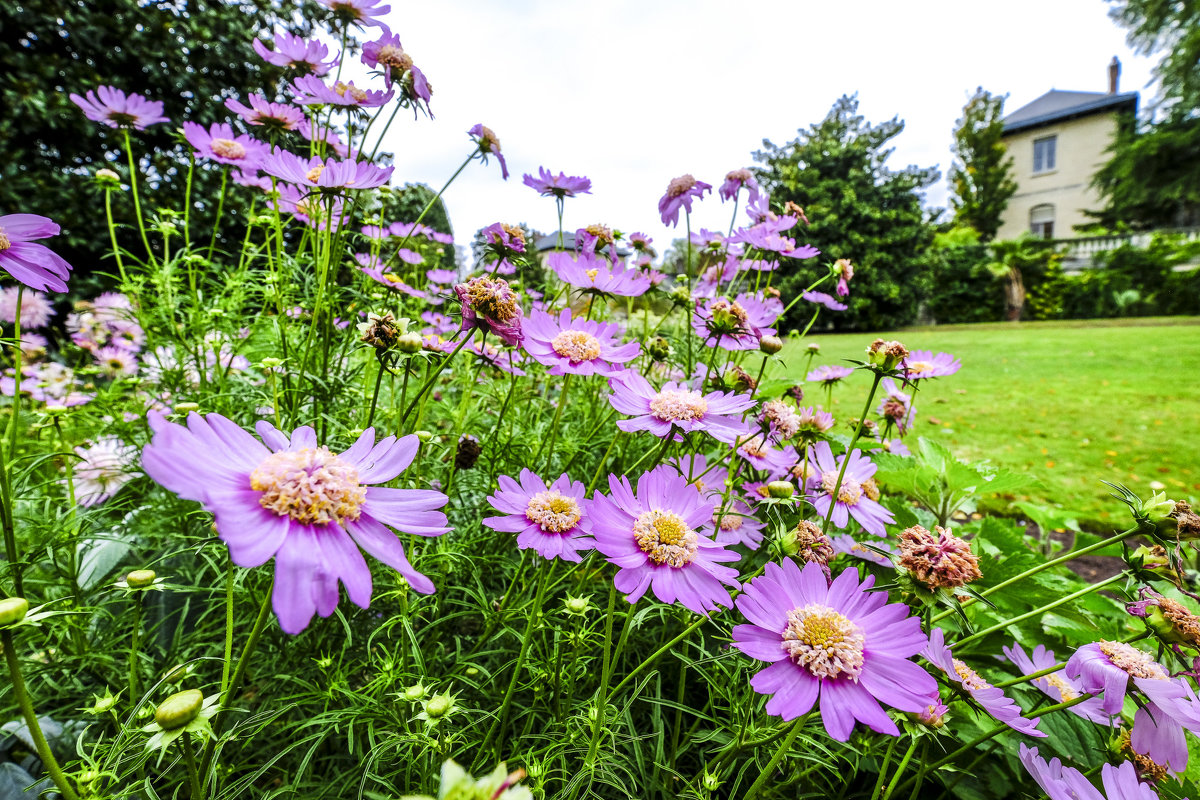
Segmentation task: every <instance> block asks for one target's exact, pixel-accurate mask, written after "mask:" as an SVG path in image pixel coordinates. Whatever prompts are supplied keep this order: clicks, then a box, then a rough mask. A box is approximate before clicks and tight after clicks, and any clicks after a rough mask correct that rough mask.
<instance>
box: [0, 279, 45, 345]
mask: <svg viewBox="0 0 1200 800" xmlns="http://www.w3.org/2000/svg"><path fill="white" fill-rule="evenodd" d="M22 288H23V287H20V286H8V287H6V288H4V289H0V322H16V321H17V295H18V294H20V295H21V333H22V335H24V333H25V332H26V331H36V330H37V329H38V328H44V327H46V326H47V325H49V324H50V318H51V317H53V316H54V314H55V311H54V306H53V305H52V304H51V303H50V299H49V298H48V297H46V295H44V294H42V293H41V292H24V293H23V294H22Z"/></svg>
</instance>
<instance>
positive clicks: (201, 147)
mask: <svg viewBox="0 0 1200 800" xmlns="http://www.w3.org/2000/svg"><path fill="white" fill-rule="evenodd" d="M183 135H184V137H185V138H187V140H188V144H190V145H191V146H192V147H194V148H196V156H197V157H198V158H202V159H210V160H212V161H216V162H217V163H218V164H231V165H233V166H237V167H241V168H242V169H255V168H256V167H257V166H258V163H259V162H260V161H262V159H263V158H265V157H266V155H267V146H266V145H265V144H263V143H262V142H260V141H258V140H257V139H255V138H253V137H251V136H245V135H238V134H236V133H234V132H233V128H232V127H230V126H229V123H227V122H218V123H216V124H215V125H213V126H211V127H210V128H209V129H208V130H207V131H206V130H204V127H203V126H201V125H197V124H196V123H195V122H185V123H183Z"/></svg>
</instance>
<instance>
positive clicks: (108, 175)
mask: <svg viewBox="0 0 1200 800" xmlns="http://www.w3.org/2000/svg"><path fill="white" fill-rule="evenodd" d="M96 182H97V183H99V184H100V185H101V186H104V187H106V188H109V189H119V188H120V186H121V176H120V175H118V174H117V173H115V172H113V171H112V170H111V169H98V170H96Z"/></svg>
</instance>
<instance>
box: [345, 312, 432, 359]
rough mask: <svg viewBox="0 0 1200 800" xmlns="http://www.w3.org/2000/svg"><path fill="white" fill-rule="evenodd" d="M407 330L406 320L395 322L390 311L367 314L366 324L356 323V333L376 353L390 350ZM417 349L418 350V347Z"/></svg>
mask: <svg viewBox="0 0 1200 800" xmlns="http://www.w3.org/2000/svg"><path fill="white" fill-rule="evenodd" d="M407 329H408V320H407V319H404V320H397V319H396V318H395V317H394V316H393V315H392V312H390V311H385V312H383V314H376V313H375V312H373V311H372V312H371V313H369V314H367V321H366V322H360V323H358V332H359V333H360V334H362V336H361V339H362V341H363V342H366V343H367V344H369V345H371V347H374V348H375V349H376V350H377V351H383V350H389V349H391V347H392V346H393V345H395V344H396V342H398V341H399V340H400V337H401V336H403V335H404V332H405V331H406V330H407ZM417 349H418V350H419V349H420V347H418V348H417Z"/></svg>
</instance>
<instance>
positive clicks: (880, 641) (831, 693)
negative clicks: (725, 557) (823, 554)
mask: <svg viewBox="0 0 1200 800" xmlns="http://www.w3.org/2000/svg"><path fill="white" fill-rule="evenodd" d="M874 584H875V578H874V577H873V576H867V578H866V580H864V581H863V582H861V583H859V581H858V573H857V572H856V571H855V570H853V569H847V570H843V571H842V572H841V574H839V575H838V576H837V577H836V578H835V579H834V580H833V583H832V584H830V583H827V582H826V580H825V572H824V571H823V570H822V569H821V565H820V564H818V563H816V562H809V563H807V564H805V566H804V569H803V570H802V569H800V567H799V566H797V565H796V562H795V561H793V560H792V559H784V560H783V563H782V564H776V563H768V564H767V566H766V572H765V573H764V574H763V575H760V576H759V577H757V578H755V579H754V580H752V581H750V582H749V583H748V584H746V585H745V586H743V587H742V594H741V595H740V596H739V597H738V599H737V608H738V611H740V612H742V614H743V616H745V617H746V619H747V620H749V621H750V624H749V625H737V626H734V629H733V646H734V647H736V648H737V649H739V650H741V651H742V652H743V653H745V654H746V655H748V656H750V657H751V658H755V659H758V660H759V661H767V662H770V663H771V666H769V667H767V668H765V669H762V670H759V671H758V672H757V673H756V674H755V675H754V677H753V678H751V679H750V685H751V686H752V687H754V690H755V691H756V692H758V693H760V694H766V695H771V698H770V699H769V700H767V713H768V714H777V715H779V716H781V717H783V718H784V719H785V720H793V719H796V718H797V717H799V716H801V715H803V714H806V713H808V711H809V710H810V709H811V708H812V707H813V705H814V704H815V703H817V702H818V699H819V701H820V704H821V705H820V708H821V721H822V722H823V723H824V725H825V730H826V732H827V733H828V734H829V735H830V736H831V737H833V738H834V739H837V740H838V741H840V742H844V741H846V740H847V739H849V738H850V731H851V730H852V729H853V728H854V724H855V722H856V721H857V722H862V723H864V724H865V725H867V727H869V728H870V729H871V730H873V731H876V732H878V733H884V734H888V735H889V736H899V735H900V731H899V730H898V729H897V728H896V723H894V722H892V720H891V719H890V718H889V717H888V715H887V713H886V712H885V711H884V710H883V708H882V707H881V706H880V702H881V701H882V702H883V703H886V704H887V705H889V706H892V707H894V708H898V709H900V710H901V711H908V712H913V713H916V712H918V711H921V710H922V709H924V708H926V707H927V706H928V705H929V702H930V697H932V696H934V695H935V694H936V693H937V681H935V680H934V679H933V677H932V676H931V675H929V673H927V672H926V671H925V670H923V669H921V667H919V666H918V665H917V664H915V663H913V662H912V661H910V660H909V659H910V658H912V657H913V656H914V655H916V654H917V653H918V652H920V651H921V649H922V648H923V647H925V646H926V645H927V644H928V640H927V639H926V638H925V634H924V633H922V632H921V621H920V620H919V619H918V618H917V617H913V616H910V615H909V609H908V607H907V606H905V605H904V604H903V603H888V602H887V601H888V596H887V593H886V592H871V591H868V590H869V589H870V588H871V587H872V586H874Z"/></svg>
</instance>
